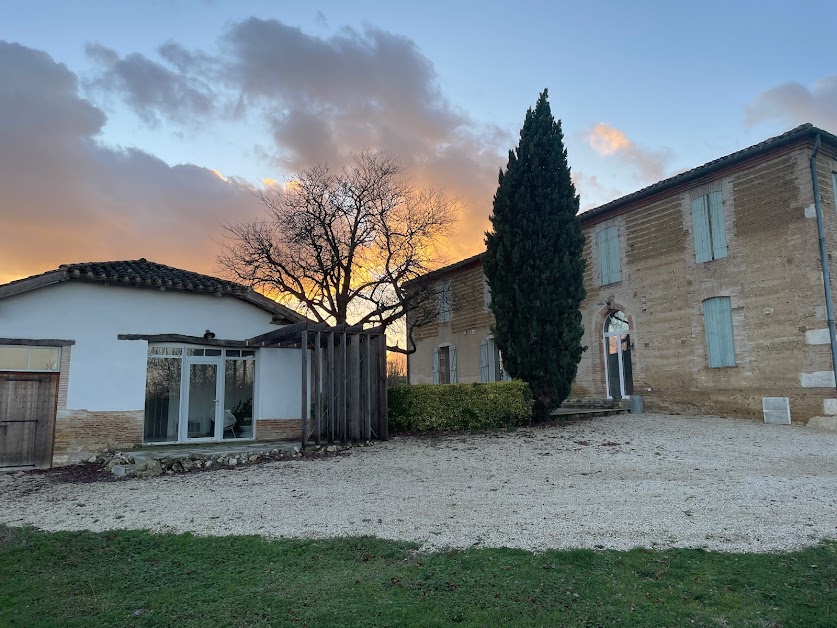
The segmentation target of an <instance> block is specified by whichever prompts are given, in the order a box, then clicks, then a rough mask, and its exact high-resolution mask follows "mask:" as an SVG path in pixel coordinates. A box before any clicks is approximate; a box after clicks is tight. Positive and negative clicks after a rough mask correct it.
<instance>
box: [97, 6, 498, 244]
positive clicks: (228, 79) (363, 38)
mask: <svg viewBox="0 0 837 628" xmlns="http://www.w3.org/2000/svg"><path fill="white" fill-rule="evenodd" d="M217 49H218V52H217V53H215V54H214V55H209V54H207V53H205V52H201V51H187V50H185V49H183V48H181V47H179V46H177V45H176V44H168V45H167V46H164V47H161V48H159V49H158V52H159V54H160V56H161V57H162V61H156V60H152V59H148V58H145V57H143V56H142V55H138V54H132V55H128V56H127V57H125V58H124V59H120V58H118V57H116V59H114V55H113V54H110V53H109V51H107V49H105V50H103V51H99V52H97V54H99V55H100V57H101V59H102V61H101V67H103V68H104V69H105V71H104V73H103V74H102V75H101V76H100V77H99V78H97V79H96V84H97V85H98V86H99V87H100V88H102V89H106V90H110V91H111V92H112V93H116V94H119V95H121V96H122V97H123V98H124V99H125V100H126V102H127V103H128V104H129V105H131V106H132V107H133V108H134V109H135V111H136V112H137V114H138V115H140V117H142V118H143V119H145V120H146V121H152V122H153V121H154V120H156V119H157V118H166V119H168V120H169V121H173V122H176V123H182V122H183V121H188V120H190V119H192V118H193V116H194V115H195V110H196V109H200V108H201V103H203V102H204V100H202V98H204V97H205V100H206V101H207V104H206V105H205V106H204V110H210V109H211V111H213V112H214V114H215V115H227V113H229V112H235V114H236V115H247V116H248V119H251V120H257V121H259V123H260V124H261V125H263V126H264V127H265V128H266V129H267V130H268V131H269V133H270V136H271V138H272V145H270V146H258V147H254V149H255V150H256V151H257V152H258V154H262V155H264V156H265V157H266V158H267V159H269V160H270V162H271V165H272V167H273V168H275V169H277V170H279V171H280V172H278V173H277V172H270V173H268V172H266V173H263V174H264V175H268V174H270V175H271V176H272V175H280V178H281V176H284V175H287V174H292V173H294V172H298V171H299V170H302V169H304V168H308V167H310V166H313V165H314V164H318V163H328V164H329V165H330V166H339V165H340V163H341V162H342V161H343V160H345V159H346V158H347V157H348V155H349V154H350V153H351V152H352V151H358V150H361V149H365V148H366V149H381V150H386V151H389V152H391V153H393V154H395V155H397V156H398V157H399V158H400V159H401V160H402V162H403V164H404V165H405V166H406V167H407V168H408V170H409V172H410V173H411V175H412V176H413V178H414V179H415V180H416V182H417V183H419V184H421V185H434V186H435V187H444V188H445V189H446V191H448V193H450V194H451V195H455V196H458V197H459V198H461V199H462V200H463V201H464V202H465V204H466V209H465V210H464V212H463V214H462V219H461V222H460V225H459V233H458V234H457V236H456V237H455V238H454V244H453V246H452V255H463V256H464V255H468V254H472V253H474V252H476V251H478V250H480V249H481V248H482V247H483V235H482V233H483V231H484V230H485V229H486V227H487V226H488V215H489V214H490V211H491V202H492V195H493V193H494V191H495V189H496V176H497V170H498V168H499V167H500V166H501V165H502V164H503V163H505V160H504V159H503V154H504V153H505V151H506V150H507V149H508V148H509V147H510V146H511V144H512V138H511V137H510V136H508V135H507V134H506V133H504V132H503V131H502V130H500V129H499V128H497V127H496V126H493V125H487V124H480V123H478V122H477V121H474V120H472V119H471V118H470V117H469V116H467V115H466V114H465V113H463V112H462V111H460V110H458V109H457V108H455V107H454V106H453V105H451V103H449V102H448V100H447V99H446V98H445V96H444V94H443V92H442V90H441V87H440V84H439V80H438V76H437V74H436V70H435V68H434V66H433V64H432V62H431V61H430V60H429V59H428V58H427V57H426V56H424V55H423V54H422V53H421V51H420V50H419V49H418V47H417V46H416V44H415V42H413V41H412V40H410V39H408V38H406V37H403V36H401V35H397V34H393V33H390V32H388V31H385V30H382V29H379V28H375V27H371V26H368V27H365V28H364V29H362V30H356V29H352V28H344V29H341V30H339V31H337V32H336V33H334V34H331V35H328V36H323V37H320V36H317V35H313V34H309V33H306V32H304V31H302V30H301V29H300V28H297V27H294V26H290V25H288V24H284V23H283V22H280V21H278V20H262V19H258V18H255V17H251V18H249V19H246V20H243V21H240V22H235V23H232V24H230V25H229V26H228V27H227V28H226V30H225V31H224V32H223V33H221V35H220V36H219V39H218V46H217ZM128 60H131V61H132V66H131V67H132V69H133V68H134V67H136V69H135V70H133V71H130V72H129V71H127V68H126V67H124V63H125V62H126V61H128ZM120 64H123V65H120ZM128 77H130V78H128ZM137 77H141V78H142V80H139V79H138V78H137ZM207 84H209V85H211V86H212V89H211V90H210V89H209V88H205V89H204V86H205V85H207ZM209 103H211V104H209ZM213 107H214V109H212V108H213ZM260 176H262V175H260Z"/></svg>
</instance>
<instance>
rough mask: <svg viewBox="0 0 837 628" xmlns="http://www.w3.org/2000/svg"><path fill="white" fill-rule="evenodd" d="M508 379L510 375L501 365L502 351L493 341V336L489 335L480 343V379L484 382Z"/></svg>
mask: <svg viewBox="0 0 837 628" xmlns="http://www.w3.org/2000/svg"><path fill="white" fill-rule="evenodd" d="M509 380H511V377H509V374H508V372H507V371H506V369H505V366H504V365H503V353H502V352H501V351H500V349H499V347H497V343H496V342H494V336H489V337H488V338H486V339H484V340H483V341H482V342H481V343H480V381H481V382H483V383H485V382H503V381H509Z"/></svg>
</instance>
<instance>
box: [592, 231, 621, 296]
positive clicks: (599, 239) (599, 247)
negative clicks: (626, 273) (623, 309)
mask: <svg viewBox="0 0 837 628" xmlns="http://www.w3.org/2000/svg"><path fill="white" fill-rule="evenodd" d="M596 252H597V254H598V256H599V285H600V286H605V285H607V284H609V283H615V282H617V281H621V280H622V265H621V263H620V260H619V229H618V228H617V227H608V228H607V229H602V230H601V231H599V232H598V233H596Z"/></svg>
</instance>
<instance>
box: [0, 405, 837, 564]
mask: <svg viewBox="0 0 837 628" xmlns="http://www.w3.org/2000/svg"><path fill="white" fill-rule="evenodd" d="M0 496H2V500H1V501H2V508H0V523H6V524H10V525H26V524H32V525H35V526H37V527H40V528H44V529H47V530H79V529H85V530H111V529H118V528H131V529H136V528H140V529H150V530H155V531H174V532H184V531H192V532H195V533H198V534H207V535H229V534H257V535H263V536H267V537H281V536H291V537H316V538H319V537H330V536H342V535H374V536H378V537H381V538H387V539H401V540H410V541H417V542H419V543H422V544H423V545H424V547H425V548H427V549H435V548H443V547H454V548H465V547H469V546H471V545H475V544H476V545H482V546H508V547H518V548H524V549H530V550H541V549H546V548H568V547H607V548H615V549H627V548H631V547H637V546H643V547H705V548H712V549H720V550H746V551H766V550H780V549H789V548H795V547H799V546H802V545H807V544H812V543H816V542H817V541H818V540H820V539H822V538H837V434H835V433H829V432H822V431H816V430H814V429H812V428H806V427H797V426H792V427H788V426H773V425H763V424H760V423H756V422H750V421H743V420H736V419H719V418H712V417H680V416H668V415H656V414H645V415H622V416H617V417H610V418H600V419H590V420H586V421H583V422H577V423H573V424H570V425H566V426H562V427H550V428H537V429H522V430H518V431H517V432H513V433H499V434H486V435H461V436H449V437H441V438H426V439H420V438H419V439H417V438H395V439H393V440H391V441H389V442H387V443H379V444H376V445H375V446H374V447H369V448H363V449H356V450H352V451H351V453H348V454H343V455H339V456H334V457H329V458H324V459H314V460H307V459H306V460H293V461H289V462H277V463H270V464H264V465H256V466H252V467H246V468H241V469H238V470H231V471H215V472H204V473H195V474H183V475H176V476H163V477H160V478H154V479H149V480H136V479H134V480H128V481H121V482H97V483H92V484H67V483H57V482H55V481H54V480H51V479H49V477H48V476H43V475H40V476H39V475H36V474H22V475H17V476H15V475H13V474H0Z"/></svg>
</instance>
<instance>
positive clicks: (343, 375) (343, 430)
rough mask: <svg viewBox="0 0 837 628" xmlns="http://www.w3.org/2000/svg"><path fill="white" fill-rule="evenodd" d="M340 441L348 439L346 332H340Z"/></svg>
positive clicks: (347, 351) (347, 356) (347, 348)
mask: <svg viewBox="0 0 837 628" xmlns="http://www.w3.org/2000/svg"><path fill="white" fill-rule="evenodd" d="M340 346H341V349H340V362H341V364H340V442H343V443H345V442H346V441H347V440H349V429H348V407H349V390H348V383H347V382H348V378H349V347H348V345H347V338H346V332H345V331H344V332H343V333H342V334H340Z"/></svg>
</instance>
